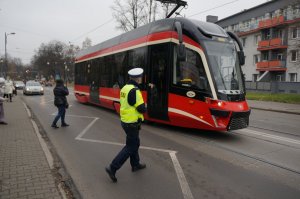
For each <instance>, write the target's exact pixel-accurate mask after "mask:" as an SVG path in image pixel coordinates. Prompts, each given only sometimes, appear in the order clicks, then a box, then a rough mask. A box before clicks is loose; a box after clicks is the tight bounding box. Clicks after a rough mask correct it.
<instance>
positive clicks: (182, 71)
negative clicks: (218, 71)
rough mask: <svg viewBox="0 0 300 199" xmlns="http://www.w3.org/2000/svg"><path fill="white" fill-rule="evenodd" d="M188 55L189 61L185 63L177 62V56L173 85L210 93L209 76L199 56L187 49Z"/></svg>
mask: <svg viewBox="0 0 300 199" xmlns="http://www.w3.org/2000/svg"><path fill="white" fill-rule="evenodd" d="M175 55H176V48H175ZM186 55H187V59H186V61H184V62H183V61H180V62H179V61H177V57H176V56H175V60H174V63H175V64H174V69H173V84H175V85H177V86H182V87H188V88H193V89H199V90H202V91H208V89H209V88H208V81H207V76H206V73H205V69H204V66H203V63H202V60H201V58H200V56H199V54H198V53H197V52H195V51H193V50H190V49H186Z"/></svg>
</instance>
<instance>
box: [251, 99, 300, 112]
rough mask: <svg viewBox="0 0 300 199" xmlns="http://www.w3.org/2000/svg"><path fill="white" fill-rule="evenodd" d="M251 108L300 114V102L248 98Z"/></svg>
mask: <svg viewBox="0 0 300 199" xmlns="http://www.w3.org/2000/svg"><path fill="white" fill-rule="evenodd" d="M247 102H248V104H249V106H250V108H252V109H259V110H266V111H275V112H281V113H289V114H296V115H300V104H287V103H279V102H267V101H256V100H247Z"/></svg>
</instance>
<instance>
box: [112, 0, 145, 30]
mask: <svg viewBox="0 0 300 199" xmlns="http://www.w3.org/2000/svg"><path fill="white" fill-rule="evenodd" d="M124 1H125V2H122V0H115V1H114V5H113V6H112V7H111V9H112V10H113V17H114V18H115V19H116V20H117V23H118V25H117V28H118V29H121V30H123V31H125V32H127V31H129V30H132V29H136V28H137V27H139V26H140V25H143V24H145V22H146V20H147V19H146V15H145V11H144V6H145V1H146V0H124Z"/></svg>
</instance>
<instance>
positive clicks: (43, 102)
mask: <svg viewBox="0 0 300 199" xmlns="http://www.w3.org/2000/svg"><path fill="white" fill-rule="evenodd" d="M50 102H54V100H48V101H42V102H41V103H40V104H41V105H44V104H48V103H50Z"/></svg>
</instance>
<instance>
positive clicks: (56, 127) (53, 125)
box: [51, 124, 59, 129]
mask: <svg viewBox="0 0 300 199" xmlns="http://www.w3.org/2000/svg"><path fill="white" fill-rule="evenodd" d="M51 127H52V128H55V129H58V128H59V127H58V126H57V125H56V124H52V125H51Z"/></svg>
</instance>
